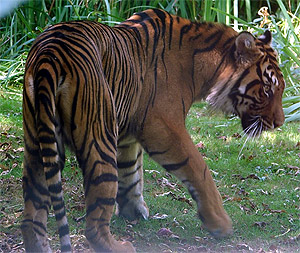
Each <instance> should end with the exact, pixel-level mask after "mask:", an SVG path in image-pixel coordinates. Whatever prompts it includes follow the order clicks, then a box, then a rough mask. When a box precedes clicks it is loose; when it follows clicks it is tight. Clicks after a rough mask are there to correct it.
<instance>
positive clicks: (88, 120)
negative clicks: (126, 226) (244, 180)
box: [22, 9, 284, 252]
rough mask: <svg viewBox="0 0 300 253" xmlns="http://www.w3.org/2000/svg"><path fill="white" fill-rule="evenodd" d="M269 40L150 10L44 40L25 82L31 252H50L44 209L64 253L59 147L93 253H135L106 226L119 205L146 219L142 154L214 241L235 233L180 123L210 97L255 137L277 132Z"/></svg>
mask: <svg viewBox="0 0 300 253" xmlns="http://www.w3.org/2000/svg"><path fill="white" fill-rule="evenodd" d="M270 41H271V35H270V34H269V33H265V35H264V36H263V37H260V38H255V37H253V36H252V35H251V34H249V33H240V34H238V33H237V32H235V31H234V30H233V29H232V28H230V27H227V26H225V25H221V24H214V23H193V22H190V21H189V20H186V19H182V18H179V17H176V16H172V15H170V14H168V13H167V12H165V11H161V10H157V9H154V10H146V11H144V12H142V13H137V14H135V15H133V16H132V17H131V18H129V19H128V20H127V21H125V22H123V23H121V24H120V25H118V26H116V27H114V28H110V27H108V26H105V25H102V24H99V23H96V22H91V21H74V22H68V23H61V24H57V25H55V26H53V27H51V28H49V29H48V30H46V31H45V32H44V33H42V34H41V35H40V36H39V37H38V39H37V40H36V41H35V43H34V45H33V46H32V49H31V51H30V53H29V55H28V59H27V64H26V71H25V79H24V96H23V122H24V123H23V125H24V140H25V158H24V176H23V190H24V199H25V209H24V220H23V223H22V233H23V237H24V242H25V247H26V250H28V251H50V246H49V243H48V240H47V234H46V221H47V215H48V213H49V210H50V207H51V206H53V209H54V212H55V217H56V220H57V223H58V228H59V235H60V241H61V249H62V251H70V250H71V243H70V237H69V229H68V223H67V218H66V214H65V205H64V201H63V194H62V185H61V170H62V169H63V167H64V160H65V152H64V145H65V144H68V145H69V146H70V147H71V148H72V150H73V151H74V152H75V155H76V157H77V160H78V162H79V166H80V168H81V170H82V173H83V176H84V188H85V198H86V212H87V214H86V226H87V228H86V237H87V239H88V240H89V242H90V245H91V246H92V248H94V249H95V250H96V251H107V250H111V251H121V252H122V251H134V248H133V247H132V245H131V244H130V243H128V242H118V241H116V240H115V239H114V238H113V237H112V235H111V233H110V229H109V222H110V218H111V216H112V213H113V208H114V205H115V204H117V213H118V214H120V215H123V216H125V217H126V218H128V219H136V218H137V217H143V218H145V219H147V217H148V215H149V210H148V207H147V205H146V203H145V201H144V199H143V193H142V191H143V150H145V151H146V152H147V153H148V154H149V155H150V157H151V158H153V159H154V160H155V161H157V162H158V163H159V164H160V165H161V166H162V167H164V168H165V169H166V170H167V171H169V172H171V173H173V174H175V175H176V176H177V177H178V178H179V179H180V180H181V181H182V182H183V183H184V184H185V185H186V186H187V188H188V190H189V192H190V193H191V196H192V197H193V199H194V200H195V201H196V203H197V205H198V214H199V218H200V219H201V220H202V221H203V223H204V226H205V227H206V228H207V229H208V230H209V231H210V232H211V233H212V234H213V235H214V236H216V237H223V236H226V235H228V234H231V232H232V226H231V220H230V218H229V217H228V215H227V213H226V212H225V210H224V208H223V206H222V200H221V198H220V195H219V192H218V190H217V188H216V185H215V183H214V181H213V179H212V176H211V174H210V172H209V170H208V167H207V165H206V164H205V162H204V160H203V158H202V157H201V155H200V154H199V152H198V151H197V149H196V148H195V146H194V144H193V142H192V140H191V138H190V136H189V134H188V132H187V131H186V129H185V118H186V115H187V113H188V110H189V108H190V106H191V105H192V104H193V103H194V102H195V101H198V100H201V99H205V98H208V99H209V101H210V102H211V103H212V104H213V105H215V106H216V107H218V108H221V109H222V110H224V111H225V112H229V113H235V114H237V115H239V117H240V118H241V120H242V126H243V128H244V130H245V132H247V133H249V134H251V135H259V134H260V133H261V131H262V130H267V129H273V128H274V127H277V126H280V125H281V124H282V123H283V121H284V117H283V112H282V105H281V97H282V92H283V89H284V81H283V78H282V74H281V72H280V69H279V67H278V64H277V61H276V55H275V52H274V50H273V49H272V48H271V47H270ZM200 182H201V183H200Z"/></svg>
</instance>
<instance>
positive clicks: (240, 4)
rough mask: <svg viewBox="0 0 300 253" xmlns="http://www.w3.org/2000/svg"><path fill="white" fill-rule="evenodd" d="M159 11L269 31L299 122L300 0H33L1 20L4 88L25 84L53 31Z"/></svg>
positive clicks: (288, 103) (292, 114)
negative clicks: (39, 47) (32, 51)
mask: <svg viewBox="0 0 300 253" xmlns="http://www.w3.org/2000/svg"><path fill="white" fill-rule="evenodd" d="M263 6H266V7H268V15H263V14H262V12H259V10H261V7H263ZM154 7H155V8H162V9H165V10H166V11H168V12H170V13H171V14H176V15H179V16H182V17H184V18H189V19H191V20H195V21H204V20H205V21H217V22H223V23H226V24H228V25H233V26H234V28H235V29H236V30H250V31H252V32H258V33H262V31H263V30H264V29H265V28H268V29H270V30H271V31H272V32H273V34H274V47H275V48H276V49H277V51H278V52H279V60H280V64H281V69H282V71H283V74H284V77H285V80H286V83H287V89H286V92H285V96H286V98H285V99H284V100H283V102H284V107H285V108H286V109H285V112H286V117H287V121H291V120H296V119H299V118H300V106H299V104H300V95H299V90H300V84H299V80H300V58H299V55H300V19H299V14H300V1H299V0H289V1H282V0H266V1H250V0H240V1H237V0H206V1H200V0H189V1H186V0H162V1H158V0H130V1H129V0H126V1H120V0H103V1H100V0H90V1H87V0H84V1H82V0H57V1H55V0H41V1H35V0H28V1H26V2H24V3H23V4H22V5H21V6H19V7H18V8H17V9H16V10H15V11H14V12H13V13H12V14H11V15H9V16H7V17H5V18H2V19H1V20H0V31H1V38H0V85H1V86H2V87H9V86H12V85H13V86H18V85H20V84H21V83H22V73H23V72H24V59H26V55H27V53H28V50H29V48H30V46H31V45H32V43H33V41H34V39H35V38H36V37H37V35H38V34H39V33H40V32H42V31H43V30H44V29H46V28H47V27H48V26H49V25H52V24H55V23H58V22H64V21H68V20H75V19H90V20H96V21H99V22H103V23H106V24H108V25H112V26H113V25H114V24H116V23H119V22H121V21H123V20H125V19H126V18H128V17H129V16H131V15H132V14H133V13H134V12H139V11H142V10H144V9H147V8H154ZM258 13H260V15H259V14H258ZM290 97H292V99H289V98H290ZM295 104H296V105H295ZM292 109H293V110H292Z"/></svg>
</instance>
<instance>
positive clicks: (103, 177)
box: [91, 173, 118, 185]
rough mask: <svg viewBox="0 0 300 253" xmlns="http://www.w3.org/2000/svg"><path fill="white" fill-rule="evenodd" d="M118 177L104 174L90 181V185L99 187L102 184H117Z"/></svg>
mask: <svg viewBox="0 0 300 253" xmlns="http://www.w3.org/2000/svg"><path fill="white" fill-rule="evenodd" d="M117 181H118V177H117V176H116V175H114V174H112V173H104V174H102V175H100V176H98V177H96V178H95V179H94V180H91V184H94V185H99V184H101V183H103V182H117Z"/></svg>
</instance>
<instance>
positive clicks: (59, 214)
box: [55, 209, 66, 221]
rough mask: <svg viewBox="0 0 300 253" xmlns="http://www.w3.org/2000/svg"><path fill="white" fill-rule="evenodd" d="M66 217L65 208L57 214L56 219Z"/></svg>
mask: <svg viewBox="0 0 300 253" xmlns="http://www.w3.org/2000/svg"><path fill="white" fill-rule="evenodd" d="M64 217H66V211H65V209H64V210H63V211H62V212H60V213H57V214H55V219H56V220H57V221H59V220H61V219H63V218H64Z"/></svg>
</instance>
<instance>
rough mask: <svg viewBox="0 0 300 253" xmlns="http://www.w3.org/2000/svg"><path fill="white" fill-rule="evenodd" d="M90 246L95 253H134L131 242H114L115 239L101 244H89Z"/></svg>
mask: <svg viewBox="0 0 300 253" xmlns="http://www.w3.org/2000/svg"><path fill="white" fill-rule="evenodd" d="M90 246H91V247H92V248H93V249H94V251H95V252H126V253H127V252H128V253H135V252H136V251H135V248H134V247H133V245H132V243H131V242H127V241H125V242H121V241H116V240H115V239H112V240H108V241H106V242H102V243H101V241H100V242H98V243H92V242H90Z"/></svg>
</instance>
